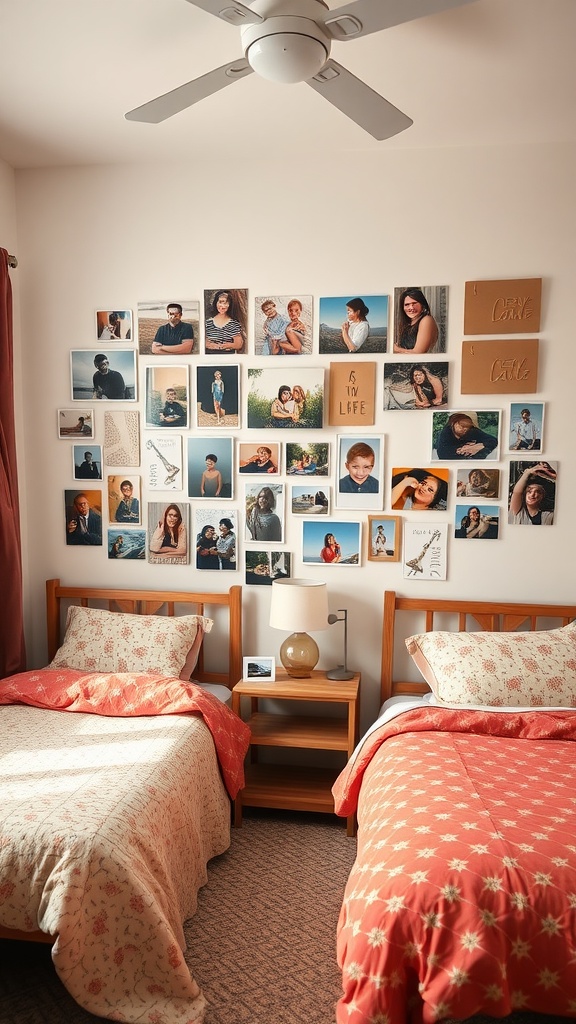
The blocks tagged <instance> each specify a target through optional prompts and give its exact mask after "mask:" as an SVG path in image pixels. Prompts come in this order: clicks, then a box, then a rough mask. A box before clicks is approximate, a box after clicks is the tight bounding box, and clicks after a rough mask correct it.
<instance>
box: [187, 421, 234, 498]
mask: <svg viewBox="0 0 576 1024" xmlns="http://www.w3.org/2000/svg"><path fill="white" fill-rule="evenodd" d="M232 444H233V441H232V438H231V437H212V436H211V437H189V438H188V494H189V496H190V497H191V498H210V499H214V498H219V499H220V498H231V497H232V480H233V470H232V459H233V447H232Z"/></svg>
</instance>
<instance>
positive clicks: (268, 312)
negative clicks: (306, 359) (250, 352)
mask: <svg viewBox="0 0 576 1024" xmlns="http://www.w3.org/2000/svg"><path fill="white" fill-rule="evenodd" d="M312 308H313V303H312V296H311V295H260V296H257V298H256V299H255V300H254V338H255V346H254V351H255V355H257V356H303V355H311V353H312Z"/></svg>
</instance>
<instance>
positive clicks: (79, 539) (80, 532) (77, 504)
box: [64, 490, 102, 547]
mask: <svg viewBox="0 0 576 1024" xmlns="http://www.w3.org/2000/svg"><path fill="white" fill-rule="evenodd" d="M64 508H65V529H66V544H68V545H70V546H71V547H101V546H102V491H92V490H85V491H80V490H78V491H72V490H70V491H64Z"/></svg>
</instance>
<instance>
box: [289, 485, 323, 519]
mask: <svg viewBox="0 0 576 1024" xmlns="http://www.w3.org/2000/svg"><path fill="white" fill-rule="evenodd" d="M311 484H312V481H310V482H309V483H307V484H296V485H294V486H293V487H292V492H291V507H292V515H294V516H327V515H329V514H330V488H329V487H327V486H326V484H324V490H321V489H320V488H317V487H316V486H311Z"/></svg>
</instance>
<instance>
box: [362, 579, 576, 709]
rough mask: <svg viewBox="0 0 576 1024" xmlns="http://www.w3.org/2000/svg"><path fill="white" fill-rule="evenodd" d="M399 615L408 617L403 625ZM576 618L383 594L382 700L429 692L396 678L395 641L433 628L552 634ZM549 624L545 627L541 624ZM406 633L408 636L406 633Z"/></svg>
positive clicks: (553, 608) (571, 609)
mask: <svg viewBox="0 0 576 1024" xmlns="http://www.w3.org/2000/svg"><path fill="white" fill-rule="evenodd" d="M398 612H409V613H411V614H410V616H406V617H404V618H405V620H404V622H403V623H402V625H400V624H399V622H398V621H397V613H398ZM575 618H576V605H560V604H557V605H553V604H548V605H546V604H516V603H515V602H511V601H451V600H435V599H434V598H425V597H422V598H419V597H399V596H398V594H396V593H395V592H394V591H393V590H387V591H385V593H384V622H383V630H382V672H381V690H380V693H381V700H380V703H381V704H383V703H384V701H385V700H388V698H389V697H394V696H396V695H397V694H402V693H405V694H419V693H428V691H429V688H428V685H427V684H426V683H425V682H424V681H421V682H411V681H408V680H405V679H398V678H396V675H395V657H394V655H395V651H394V641H395V638H396V639H397V638H398V636H401V637H408V636H412V635H413V634H414V633H429V632H430V631H431V630H433V629H442V630H447V631H449V632H459V633H461V632H467V631H469V632H472V631H475V630H485V631H488V632H498V633H500V632H513V631H514V630H517V629H519V628H520V627H521V628H522V629H525V630H535V629H553V628H555V627H557V626H566V625H568V623H569V622H571V621H572V619H575ZM543 619H545V620H546V623H545V624H543V623H542V622H541V620H543ZM439 620H441V621H439ZM402 630H404V632H402Z"/></svg>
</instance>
